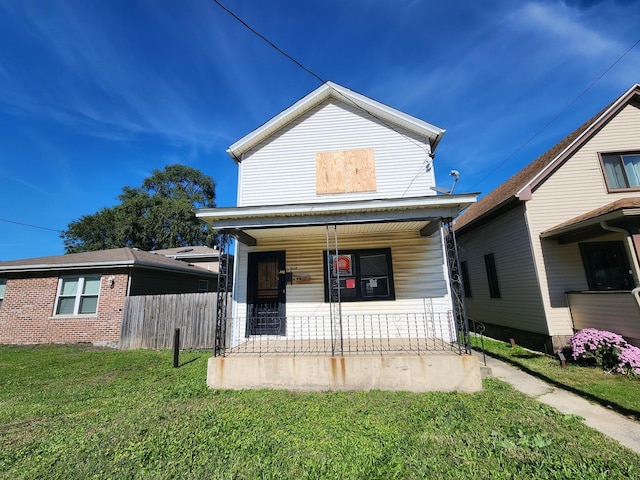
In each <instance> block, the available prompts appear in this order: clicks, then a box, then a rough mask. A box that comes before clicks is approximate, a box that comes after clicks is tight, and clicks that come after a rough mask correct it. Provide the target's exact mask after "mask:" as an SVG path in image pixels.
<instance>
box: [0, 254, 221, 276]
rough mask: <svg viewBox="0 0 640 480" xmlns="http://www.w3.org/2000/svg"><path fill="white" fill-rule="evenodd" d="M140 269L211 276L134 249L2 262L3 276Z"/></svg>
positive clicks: (177, 262) (189, 266) (160, 256)
mask: <svg viewBox="0 0 640 480" xmlns="http://www.w3.org/2000/svg"><path fill="white" fill-rule="evenodd" d="M122 267H138V268H144V269H153V270H164V271H172V272H178V273H187V274H193V275H200V276H202V275H205V276H207V275H212V274H210V273H208V272H207V271H206V270H203V269H202V268H198V267H195V266H193V265H189V264H188V263H185V262H182V261H179V260H174V259H172V258H168V257H165V256H164V255H156V254H155V253H151V252H144V251H142V250H137V249H134V248H128V247H127V248H114V249H110V250H98V251H95V252H82V253H68V254H66V255H54V256H50V257H38V258H27V259H22V260H11V261H7V262H0V274H2V273H12V272H13V273H19V272H46V271H73V270H104V269H106V268H122Z"/></svg>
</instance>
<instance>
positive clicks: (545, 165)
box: [455, 84, 640, 233]
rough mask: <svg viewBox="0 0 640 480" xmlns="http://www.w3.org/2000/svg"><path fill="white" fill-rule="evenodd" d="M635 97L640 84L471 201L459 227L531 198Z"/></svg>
mask: <svg viewBox="0 0 640 480" xmlns="http://www.w3.org/2000/svg"><path fill="white" fill-rule="evenodd" d="M634 97H640V84H635V85H634V86H632V87H631V88H630V89H629V90H627V91H626V92H625V93H624V94H623V95H621V96H620V97H618V98H617V99H616V100H614V101H613V102H612V103H610V104H609V105H607V106H606V107H605V108H603V109H602V110H601V111H600V112H598V113H597V114H596V115H594V116H593V117H592V118H590V119H589V120H588V121H587V122H585V123H584V124H582V125H581V126H580V127H578V128H577V129H576V130H574V131H573V132H571V133H570V134H569V135H567V136H566V137H565V138H563V139H562V140H560V142H558V143H557V144H556V145H554V146H553V147H551V148H550V149H549V150H548V151H546V152H545V153H543V154H542V155H540V156H539V157H538V158H536V159H535V160H534V161H533V162H531V163H530V164H529V165H527V166H526V167H524V168H523V169H522V170H520V171H519V172H517V173H516V174H515V175H513V176H512V177H511V178H509V179H508V180H507V181H506V182H504V183H502V184H501V185H499V186H498V187H496V188H495V189H494V190H492V191H491V192H489V193H488V194H487V195H485V196H484V197H483V198H481V199H480V200H479V201H478V202H477V203H475V204H473V205H471V206H470V207H469V208H468V209H467V210H465V211H464V212H463V213H462V215H460V217H458V219H457V220H456V223H455V228H456V231H457V232H458V233H462V232H464V231H465V230H469V229H471V228H472V227H473V226H474V225H477V224H478V222H479V221H480V220H482V219H485V218H490V216H491V215H492V214H494V215H497V214H499V213H500V212H501V211H502V210H503V209H507V208H509V207H510V206H511V204H513V203H515V202H517V201H519V200H529V199H530V195H531V192H532V191H533V190H535V188H536V187H537V186H538V185H540V184H541V183H542V182H544V181H545V180H546V179H547V178H548V177H549V176H550V175H551V174H552V173H553V172H554V171H555V170H556V169H557V168H558V167H560V166H561V165H562V164H563V163H564V162H565V161H566V160H567V159H568V158H569V157H571V155H572V154H573V153H574V152H575V151H576V150H578V149H579V148H580V147H581V146H582V145H584V143H585V142H586V141H587V140H589V139H590V138H591V137H592V136H593V135H594V134H596V133H597V132H598V131H599V130H600V129H601V128H602V127H603V126H604V125H606V123H607V122H609V120H611V118H613V117H614V116H615V115H616V114H618V112H620V110H622V108H624V107H625V106H626V105H627V104H628V103H629V102H631V101H632V100H633V99H634Z"/></svg>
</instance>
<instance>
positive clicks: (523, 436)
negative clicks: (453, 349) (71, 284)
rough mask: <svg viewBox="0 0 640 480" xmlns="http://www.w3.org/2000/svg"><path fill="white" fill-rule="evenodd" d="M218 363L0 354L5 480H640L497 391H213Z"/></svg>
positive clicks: (531, 404) (611, 456)
mask: <svg viewBox="0 0 640 480" xmlns="http://www.w3.org/2000/svg"><path fill="white" fill-rule="evenodd" d="M209 355H210V354H208V353H199V352H185V353H183V354H182V355H181V362H182V363H183V364H182V366H181V368H179V369H173V368H172V352H167V351H164V352H155V351H129V352H120V351H108V350H96V349H92V348H83V347H81V346H42V347H11V346H0V386H1V388H0V478H11V479H19V478H30V479H31V478H61V479H62V478H64V479H73V478H78V479H89V478H97V479H102V478H114V479H117V478H127V479H128V478H144V479H147V478H151V479H161V478H162V479H164V478H176V479H182V478H207V479H208V478H229V479H231V478H295V479H298V478H340V479H341V478H362V479H371V478H384V479H388V478H403V479H404V478H409V479H411V478H416V479H421V478H438V479H440V478H445V479H448V478H459V479H469V478H479V479H484V478H486V479H502V478H504V479H507V478H508V479H513V478H536V479H545V478H558V479H568V478H589V479H594V478H603V479H604V478H606V479H617V478H633V477H636V478H637V477H640V456H638V455H636V454H634V453H632V452H630V451H629V450H626V449H624V448H623V447H621V446H620V445H619V444H617V443H616V442H614V441H613V440H610V439H609V438H607V437H605V436H603V435H601V434H599V433H598V432H595V431H594V430H591V429H589V428H587V427H585V426H584V425H583V424H582V422H581V420H580V419H579V418H576V417H575V416H571V415H562V414H560V413H558V412H557V411H555V410H553V409H551V408H550V407H547V406H545V405H542V404H540V403H538V402H536V401H534V400H532V399H530V398H528V397H526V396H524V395H522V394H520V393H519V392H516V391H514V390H513V389H512V388H511V387H510V386H509V385H507V384H505V383H503V382H500V381H498V380H495V379H487V380H485V383H484V390H483V391H482V392H478V393H475V394H465V393H426V394H414V393H406V392H381V391H373V392H348V393H330V392H327V393H292V392H286V391H272V390H262V391H240V392H234V391H212V390H208V389H207V388H206V386H205V383H204V381H205V373H206V361H207V357H208V356H209Z"/></svg>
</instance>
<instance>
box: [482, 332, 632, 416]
mask: <svg viewBox="0 0 640 480" xmlns="http://www.w3.org/2000/svg"><path fill="white" fill-rule="evenodd" d="M471 341H472V345H473V346H474V348H476V349H478V348H479V347H480V338H479V337H472V339H471ZM484 348H485V351H486V352H487V354H489V355H491V356H494V357H496V358H500V359H502V360H505V361H507V362H509V363H511V364H513V365H515V366H518V367H520V368H522V369H523V370H525V371H528V372H529V373H532V374H535V375H537V376H538V377H540V378H542V379H543V380H545V381H547V382H550V383H552V384H555V385H557V386H560V387H562V388H565V389H567V390H570V391H573V392H574V393H577V394H578V395H581V396H583V397H585V398H587V399H588V400H591V401H595V402H598V403H600V404H602V405H605V406H607V407H610V408H612V409H614V410H616V411H618V412H620V413H622V414H624V415H628V416H630V417H633V418H635V419H640V379H637V378H628V377H626V376H625V375H614V374H609V373H605V372H604V371H602V369H600V368H598V367H583V366H578V365H575V364H572V363H571V362H567V366H566V367H565V368H562V367H561V365H560V361H559V360H558V359H557V358H551V357H549V356H547V355H543V354H540V353H536V352H532V351H531V350H527V349H525V348H522V347H520V346H518V345H515V347H513V348H512V347H511V344H509V343H506V342H501V341H498V340H493V339H490V338H484Z"/></svg>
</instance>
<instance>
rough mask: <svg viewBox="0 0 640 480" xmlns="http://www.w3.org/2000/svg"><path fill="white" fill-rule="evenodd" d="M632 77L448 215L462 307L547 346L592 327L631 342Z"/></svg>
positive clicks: (638, 246)
mask: <svg viewBox="0 0 640 480" xmlns="http://www.w3.org/2000/svg"><path fill="white" fill-rule="evenodd" d="M639 214H640V85H634V86H633V87H632V88H630V89H629V90H628V91H627V92H625V93H624V94H623V95H622V96H621V97H620V98H618V99H617V100H615V101H614V102H613V103H611V104H610V105H609V106H607V107H606V108H605V109H604V110H602V111H601V112H599V113H598V114H597V115H595V116H594V117H593V118H591V119H590V120H589V121H588V122H586V123H585V124H584V125H582V126H581V127H580V128H578V129H577V130H576V131H574V132H573V133H571V134H570V135H569V136H567V137H566V138H565V139H564V140H562V141H561V142H560V143H558V144H557V145H555V146H554V147H553V148H552V149H551V150H549V151H548V152H546V153H545V154H543V155H541V156H540V157H539V158H537V159H536V160H535V161H533V162H532V163H531V164H529V165H528V166H526V167H525V168H524V169H523V170H521V171H520V172H518V173H517V174H516V175H514V176H513V177H512V178H510V179H509V180H507V181H506V182H505V183H503V184H502V185H500V186H499V187H498V188H496V189H495V190H494V191H492V192H490V193H489V194H487V195H486V196H485V197H484V198H482V199H481V200H480V201H478V202H477V203H476V204H474V205H472V206H471V207H469V208H468V209H467V210H466V211H465V212H464V213H463V214H462V215H461V216H460V218H459V219H457V220H456V222H455V228H456V232H457V239H458V245H459V247H460V260H461V267H462V272H463V276H464V277H465V290H466V301H465V304H466V311H467V314H468V316H469V318H470V319H473V320H475V321H479V322H482V323H484V324H485V325H486V327H487V333H488V334H489V335H491V336H495V337H498V338H503V339H508V338H514V339H515V340H516V341H517V342H518V343H519V344H521V345H526V346H529V347H532V348H535V349H537V350H542V351H545V350H546V351H547V352H551V351H552V349H556V348H558V347H561V346H563V345H564V343H565V341H566V340H567V338H568V337H569V336H570V335H572V334H573V333H574V331H576V330H579V329H582V328H585V327H594V328H599V329H605V330H610V331H613V332H616V333H619V334H622V335H623V336H625V338H627V340H629V341H630V342H633V343H635V344H636V345H639V344H640V311H639V307H638V305H639V303H638V301H639V297H638V288H637V287H638V285H640V283H639V281H638V279H639V277H640V273H639V272H640V268H639V266H638V257H639V250H640V217H639V216H638V215H639Z"/></svg>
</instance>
